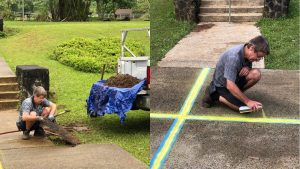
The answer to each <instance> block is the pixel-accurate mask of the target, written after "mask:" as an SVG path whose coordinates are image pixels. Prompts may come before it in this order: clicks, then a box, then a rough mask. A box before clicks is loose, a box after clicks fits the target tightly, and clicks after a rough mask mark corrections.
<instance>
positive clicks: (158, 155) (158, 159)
mask: <svg viewBox="0 0 300 169" xmlns="http://www.w3.org/2000/svg"><path fill="white" fill-rule="evenodd" d="M209 71H210V68H204V69H202V70H201V73H200V74H199V76H198V78H197V80H196V82H195V83H194V85H193V87H192V89H191V90H190V93H189V95H188V96H187V98H186V100H185V102H184V103H183V106H182V107H181V109H180V111H179V114H180V115H187V114H188V113H189V112H190V111H191V109H192V107H193V104H194V102H195V99H196V97H197V96H198V93H199V91H200V89H201V88H202V85H203V84H204V81H205V79H206V77H207V75H208V73H209ZM184 121H185V119H184V118H183V119H180V118H179V119H175V121H174V122H173V124H172V126H171V127H170V129H169V130H168V132H167V134H166V136H165V138H164V140H163V141H162V143H161V144H160V146H159V148H158V150H157V151H156V152H155V154H154V156H153V158H152V159H151V162H150V168H151V169H160V168H162V167H163V165H164V162H165V160H166V158H167V156H168V154H169V152H170V151H171V148H172V147H173V145H174V142H175V141H176V139H177V136H178V133H179V132H180V130H181V128H182V126H183V124H184Z"/></svg>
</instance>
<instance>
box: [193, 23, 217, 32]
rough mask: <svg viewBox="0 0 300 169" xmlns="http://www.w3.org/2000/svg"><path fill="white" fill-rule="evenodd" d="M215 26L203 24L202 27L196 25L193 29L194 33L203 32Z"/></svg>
mask: <svg viewBox="0 0 300 169" xmlns="http://www.w3.org/2000/svg"><path fill="white" fill-rule="evenodd" d="M214 25H215V24H212V23H208V24H201V25H196V26H195V27H194V29H193V32H201V31H203V30H205V29H210V28H211V27H213V26H214Z"/></svg>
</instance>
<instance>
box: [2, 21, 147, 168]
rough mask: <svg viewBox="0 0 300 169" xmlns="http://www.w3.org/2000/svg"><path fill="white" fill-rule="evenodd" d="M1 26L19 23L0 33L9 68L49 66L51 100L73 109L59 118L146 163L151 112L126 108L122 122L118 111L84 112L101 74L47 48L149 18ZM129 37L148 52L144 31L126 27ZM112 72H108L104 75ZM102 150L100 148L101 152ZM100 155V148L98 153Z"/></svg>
mask: <svg viewBox="0 0 300 169" xmlns="http://www.w3.org/2000/svg"><path fill="white" fill-rule="evenodd" d="M4 24H5V29H10V30H11V29H17V30H18V33H17V34H15V35H13V36H9V37H7V38H4V39H0V55H2V56H3V57H4V58H5V60H6V62H7V63H8V64H9V66H10V67H11V69H12V70H14V71H15V67H16V65H24V64H37V65H39V66H42V67H47V68H48V69H49V72H50V91H51V92H55V96H54V100H53V101H54V102H56V103H57V104H58V105H60V106H61V107H65V108H67V109H70V110H71V112H70V113H68V114H65V115H62V116H60V117H58V122H59V123H61V124H70V123H80V124H84V125H87V126H88V127H89V128H90V129H91V131H90V132H85V133H76V135H77V136H78V137H79V138H80V139H81V141H83V142H84V143H114V144H117V145H119V146H121V147H122V148H124V149H125V150H126V151H128V152H129V153H131V154H132V155H133V156H135V157H136V158H138V159H139V160H142V161H143V162H144V163H146V164H147V165H149V164H150V150H149V146H150V136H149V131H150V126H149V125H150V123H149V122H150V117H149V112H145V111H130V112H128V113H127V118H126V121H125V124H123V125H122V124H120V122H119V118H118V116H117V115H106V116H104V117H98V118H96V119H90V118H88V117H87V115H86V107H85V105H86V102H85V100H86V98H87V96H88V95H89V91H90V88H91V86H92V84H93V83H94V82H96V81H97V80H99V79H100V74H97V73H84V72H80V71H76V70H74V69H73V68H70V67H68V66H65V65H62V64H61V63H59V62H57V61H54V60H50V59H49V54H50V53H51V52H52V50H53V49H54V48H55V47H56V46H57V45H58V44H60V43H62V42H64V41H68V40H70V39H72V38H75V37H87V38H97V37H99V36H113V37H120V36H121V35H120V30H121V29H125V28H137V27H149V22H143V21H131V22H81V23H79V22H70V23H51V22H50V23H43V22H42V23H40V22H20V21H19V22H17V21H15V22H9V21H7V22H4ZM128 39H134V40H137V41H140V42H142V43H144V44H145V45H146V46H147V53H149V51H150V49H149V46H150V42H149V38H148V37H147V34H146V32H137V33H134V34H133V33H129V34H128ZM111 75H112V74H106V75H105V79H106V78H108V77H109V76H111ZM61 110H62V109H61ZM99 153H101V152H99ZM100 155H101V154H100Z"/></svg>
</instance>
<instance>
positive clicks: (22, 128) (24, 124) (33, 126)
mask: <svg viewBox="0 0 300 169" xmlns="http://www.w3.org/2000/svg"><path fill="white" fill-rule="evenodd" d="M19 124H20V128H21V130H22V131H25V130H26V121H23V120H21V121H20V122H19ZM38 128H40V122H38V121H37V122H35V123H34V124H33V125H32V127H31V128H30V131H32V130H36V129H38Z"/></svg>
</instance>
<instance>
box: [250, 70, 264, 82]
mask: <svg viewBox="0 0 300 169" xmlns="http://www.w3.org/2000/svg"><path fill="white" fill-rule="evenodd" d="M260 78H261V73H260V70H259V69H251V70H250V72H249V74H248V76H247V80H255V81H259V80H260Z"/></svg>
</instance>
